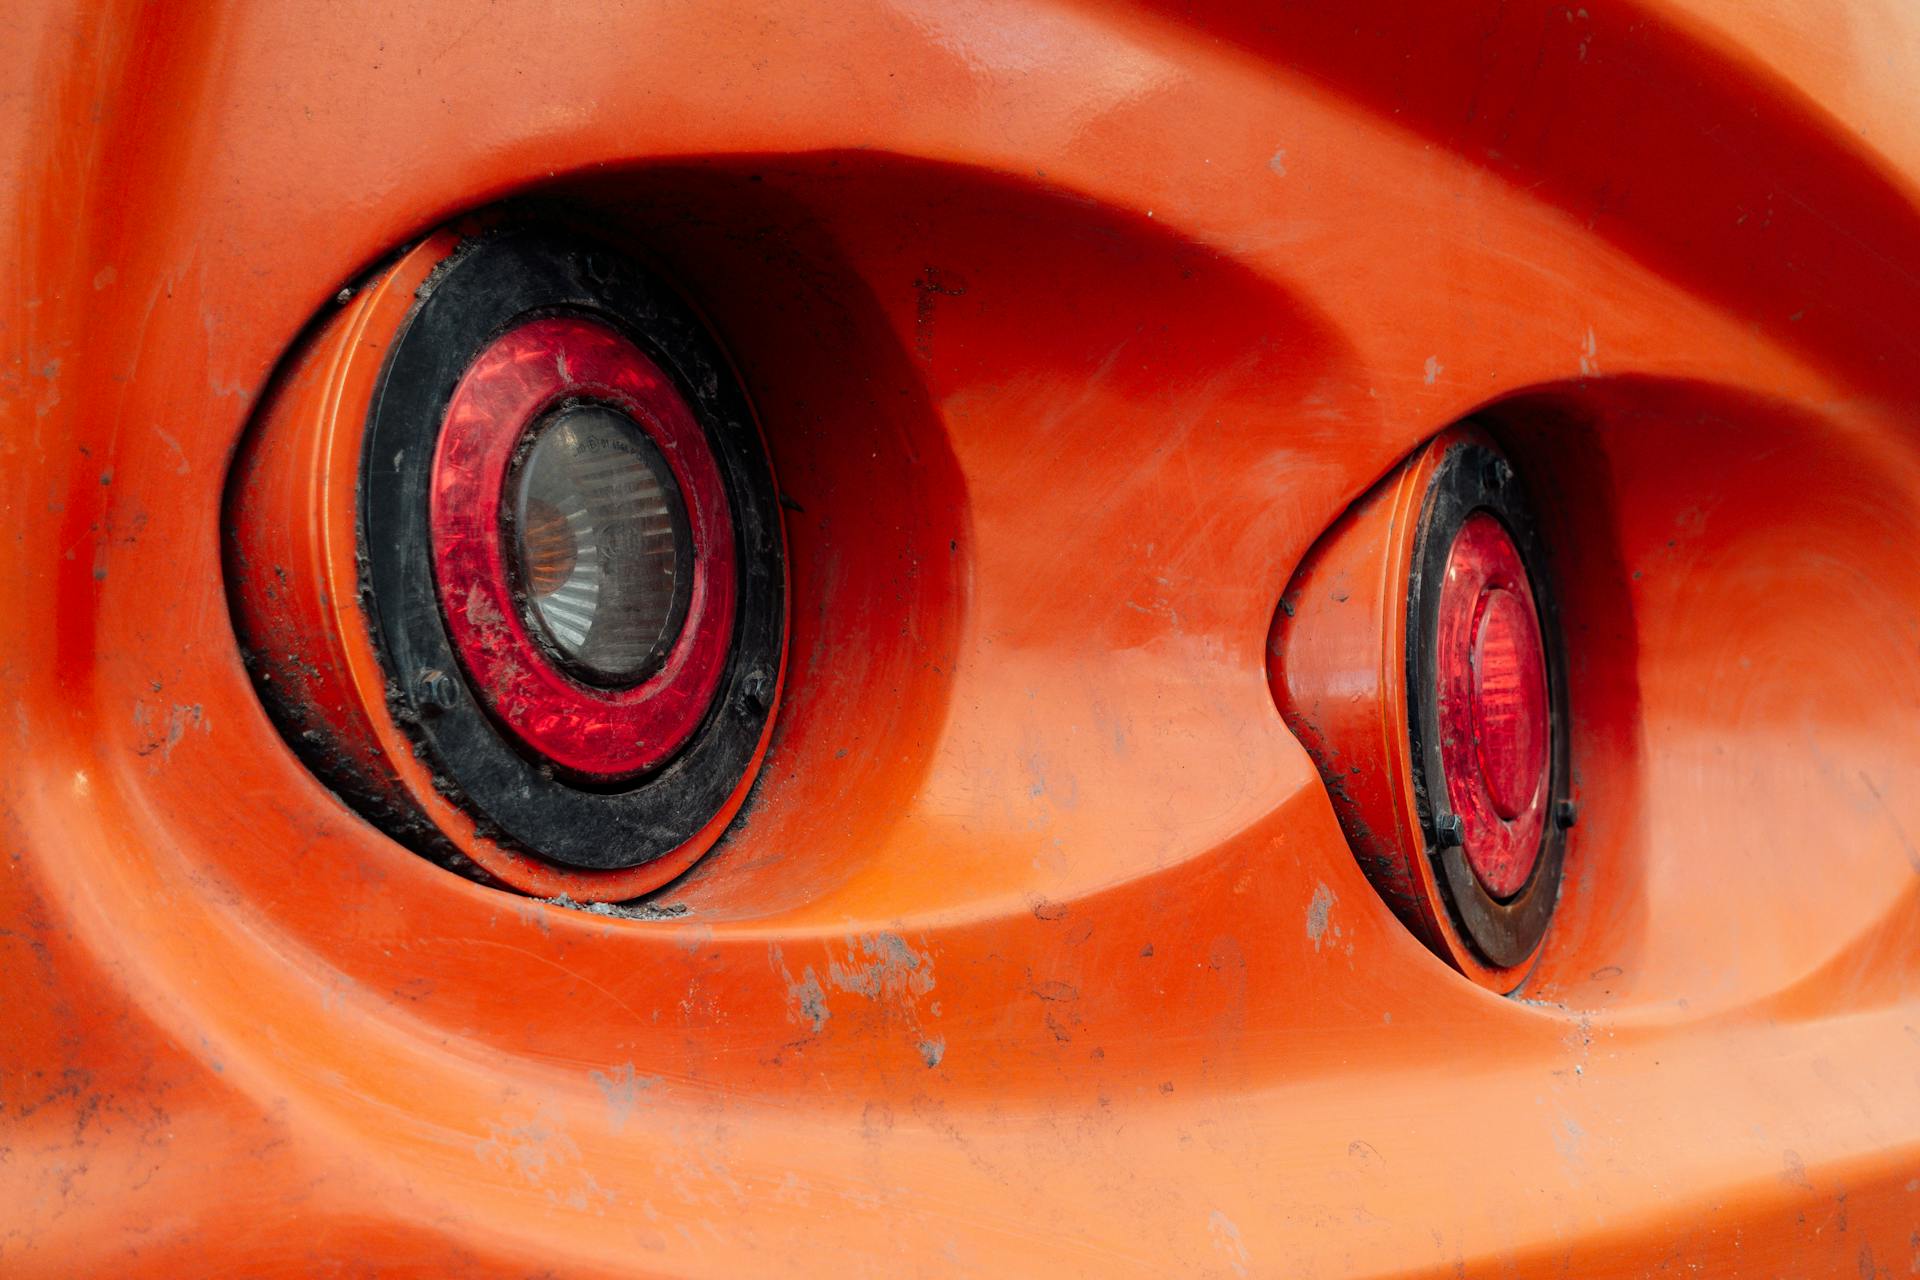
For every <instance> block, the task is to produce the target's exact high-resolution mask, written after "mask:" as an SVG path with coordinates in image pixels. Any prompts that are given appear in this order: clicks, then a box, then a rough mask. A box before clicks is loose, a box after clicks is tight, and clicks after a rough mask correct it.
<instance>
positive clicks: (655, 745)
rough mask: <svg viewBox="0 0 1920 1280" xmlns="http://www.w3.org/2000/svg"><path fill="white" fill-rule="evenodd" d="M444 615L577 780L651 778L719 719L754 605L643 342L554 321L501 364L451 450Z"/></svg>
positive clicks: (492, 358) (520, 719)
mask: <svg viewBox="0 0 1920 1280" xmlns="http://www.w3.org/2000/svg"><path fill="white" fill-rule="evenodd" d="M431 483H432V491H431V492H432V498H431V519H432V537H433V555H434V571H435V576H436V578H437V580H438V583H439V595H440V606H441V608H442V609H443V610H444V611H445V613H446V618H447V626H448V630H449V631H450V633H451V635H452V638H453V641H454V647H455V649H456V651H457V652H458V654H459V657H460V664H461V666H462V667H463V668H464V669H465V671H466V672H467V673H468V675H469V676H471V677H472V679H473V683H474V687H475V688H476V689H477V691H478V692H479V694H480V697H481V700H482V701H483V702H485V703H486V705H487V709H488V710H489V711H490V712H492V713H493V715H494V717H495V718H496V719H498V720H499V721H500V722H501V723H503V724H505V725H506V727H507V728H508V729H509V730H511V731H512V733H513V734H514V736H515V737H516V738H518V739H519V740H520V742H521V743H522V744H524V745H525V746H526V747H528V748H530V749H531V750H532V751H534V752H535V753H537V754H538V756H539V757H540V758H541V759H542V760H544V761H546V762H548V763H551V764H553V765H556V766H558V767H559V768H561V769H564V770H567V771H569V772H572V773H576V774H580V775H583V776H586V777H591V778H614V777H620V776H623V775H628V774H633V773H638V772H641V771H644V770H647V769H651V768H653V767H654V766H656V765H658V764H659V763H660V762H661V761H663V760H665V759H666V758H667V757H668V756H670V755H671V754H672V753H673V752H675V751H676V750H678V749H679V748H680V746H681V745H682V744H684V743H685V742H686V741H687V739H688V737H689V736H690V735H691V734H692V733H693V731H694V729H695V728H697V727H698V726H699V724H700V722H701V720H702V719H703V718H704V717H705V715H706V711H707V707H708V706H709V704H711V702H712V701H713V695H714V691H715V690H716V689H717V688H718V687H719V684H720V678H721V674H722V672H723V670H724V669H725V666H726V662H727V657H728V652H729V648H730V642H731V640H732V635H733V617H734V611H735V608H736V596H737V595H738V583H737V573H736V568H735V563H734V561H735V556H734V533H733V513H732V511H731V510H730V506H729V503H728V501H727V496H726V492H725V487H724V484H723V481H722V479H721V475H720V468H719V464H718V461H717V459H716V457H715V455H714V452H713V450H712V448H711V446H710V445H709V444H708V442H707V441H706V439H705V436H704V433H703V431H702V429H701V427H700V424H699V422H698V421H697V420H696V419H695V417H694V415H693V412H692V410H691V409H690V408H689V407H688V405H687V402H686V399H685V397H684V396H682V395H681V393H680V391H679V389H678V388H677V387H675V386H674V384H673V381H672V380H671V379H670V378H669V377H668V376H667V375H666V374H665V373H664V372H663V371H662V370H661V369H660V367H659V366H658V365H656V364H655V363H654V362H653V360H652V359H650V358H649V357H648V356H647V355H646V353H644V352H643V351H641V350H640V348H639V347H638V346H636V345H635V344H634V343H633V342H632V341H631V340H629V339H628V338H626V337H625V336H624V335H622V334H620V333H618V332H617V331H615V330H614V329H612V328H611V327H609V326H608V325H607V324H605V323H604V322H602V321H599V320H596V319H593V318H590V317H586V316H564V315H563V316H542V317H538V318H535V319H532V320H529V321H527V322H526V323H524V324H521V325H519V326H517V327H515V328H512V329H509V330H508V331H507V332H506V333H504V334H502V335H501V336H500V337H498V338H496V339H494V340H493V341H492V342H491V343H489V344H488V345H487V347H486V348H485V349H484V350H482V351H481V353H480V354H479V356H478V358H477V359H475V360H474V362H473V364H472V366H471V367H470V368H469V369H468V370H467V373H466V375H465V376H464V377H463V378H462V379H461V380H460V384H459V386H458V387H456V388H455V389H454V393H453V397H452V399H451V400H450V401H449V402H448V405H447V411H446V425H445V428H444V429H443V430H442V431H441V432H440V436H439V440H438V443H437V444H436V446H435V449H434V457H433V476H432V482H431Z"/></svg>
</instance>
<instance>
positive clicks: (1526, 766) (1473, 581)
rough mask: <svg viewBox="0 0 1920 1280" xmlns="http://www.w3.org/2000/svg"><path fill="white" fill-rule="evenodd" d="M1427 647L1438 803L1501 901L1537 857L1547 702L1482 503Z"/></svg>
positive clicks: (1452, 562) (1516, 589)
mask: <svg viewBox="0 0 1920 1280" xmlns="http://www.w3.org/2000/svg"><path fill="white" fill-rule="evenodd" d="M1435 650H1436V652H1435V657H1436V662H1435V677H1436V680H1437V682H1438V685H1439V688H1438V697H1439V717H1440V752H1441V758H1442V759H1443V761H1444V762H1445V765H1446V786H1447V799H1448V801H1449V802H1450V803H1451V804H1452V806H1453V812H1454V813H1455V814H1456V815H1457V816H1458V818H1459V820H1460V831H1459V836H1460V841H1461V844H1462V846H1463V848H1464V849H1465V851H1466V857H1467V862H1468V863H1469V864H1470V865H1471V866H1472V868H1473V872H1474V874H1475V875H1476V876H1477V877H1479V879H1480V883H1481V884H1483V885H1485V886H1486V887H1487V889H1488V891H1489V892H1491V893H1492V894H1493V895H1494V896H1495V897H1497V898H1510V897H1512V896H1513V895H1514V894H1515V893H1517V892H1519V890H1520V889H1521V887H1522V886H1524V885H1525V884H1526V882H1527V879H1528V877H1530V876H1531V875H1532V874H1533V869H1534V866H1535V864H1536V863H1537V862H1538V861H1539V855H1540V835H1541V831H1542V829H1543V828H1544V826H1545V819H1546V812H1545V810H1546V805H1547V791H1548V787H1547V783H1548V777H1549V773H1550V766H1551V763H1552V759H1551V753H1550V750H1549V743H1550V738H1551V731H1552V721H1553V708H1552V704H1551V703H1550V702H1549V700H1548V696H1547V658H1546V649H1545V646H1544V645H1543V643H1542V640H1541V631H1540V623H1539V619H1538V614H1537V608H1536V605H1535V603H1534V597H1533V587H1532V585H1531V583H1530V582H1529V580H1528V576H1527V569H1526V565H1525V564H1523V563H1522V562H1521V559H1520V551H1519V548H1517V547H1516V546H1515V545H1514V542H1513V537H1512V535H1510V534H1509V533H1508V532H1507V529H1506V526H1505V525H1503V524H1501V523H1500V521H1499V519H1498V518H1497V517H1495V516H1493V515H1492V514H1490V513H1488V512H1486V511H1476V512H1474V513H1473V514H1472V515H1469V516H1468V517H1467V518H1466V520H1465V521H1464V522H1463V523H1462V524H1461V526H1460V531H1459V532H1458V533H1457V534H1456V535H1455V536H1454V540H1453V548H1452V551H1451V552H1450V553H1449V555H1448V557H1447V567H1446V573H1445V577H1444V579H1443V580H1442V582H1441V586H1440V615H1439V626H1438V628H1437V629H1436V633H1435Z"/></svg>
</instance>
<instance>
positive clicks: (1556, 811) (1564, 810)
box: [1553, 800, 1580, 830]
mask: <svg viewBox="0 0 1920 1280" xmlns="http://www.w3.org/2000/svg"><path fill="white" fill-rule="evenodd" d="M1579 816H1580V811H1579V810H1578V809H1576V808H1575V807H1574V804H1573V801H1571V800H1562V801H1560V802H1559V803H1558V804H1556V805H1554V806H1553V821H1554V824H1555V825H1556V826H1558V827H1560V828H1561V829H1562V830H1564V829H1566V828H1567V827H1570V826H1572V825H1573V824H1574V820H1575V819H1576V818H1578V817H1579Z"/></svg>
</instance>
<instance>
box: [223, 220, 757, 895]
mask: <svg viewBox="0 0 1920 1280" xmlns="http://www.w3.org/2000/svg"><path fill="white" fill-rule="evenodd" d="M777 493H778V491H777V489H776V488H775V485H774V480H773V474H772V469H771V463H770V460H769V458H768V456H767V452H766V447H765V444H764V442H763V440H762V439H761V436H760V432H759V427H758V424H757V423H756V422H755V419H754V416H753V411H752V408H751V406H750V405H749V404H748V402H747V399H746V395H745V392H744V390H743V389H742V388H741V387H740V385H739V383H738V381H737V379H736V378H735V377H734V375H733V372H732V366H731V364H730V362H729V361H728V360H727V358H726V356H725V355H724V354H723V353H722V352H721V351H720V349H719V348H718V346H717V345H716V344H715V343H714V341H713V338H712V336H711V335H710V334H709V333H708V332H707V331H706V329H705V327H704V325H703V324H702V323H701V322H700V320H699V318H698V317H697V316H696V315H695V314H693V313H692V311H691V310H689V309H688V307H687V306H686V305H685V303H684V302H682V301H681V300H680V299H679V297H678V295H677V294H676V293H675V292H674V291H673V290H672V289H671V288H669V287H668V286H667V285H666V284H665V283H664V282H662V281H660V280H658V279H657V278H655V277H654V276H653V275H652V274H651V273H650V272H648V271H647V270H646V269H645V268H643V267H641V266H640V265H638V264H637V263H635V262H633V261H631V260H629V259H627V258H625V257H624V256H623V255H621V254H619V253H618V252H616V251H614V250H612V249H611V248H609V247H608V246H606V245H603V244H600V243H596V242H594V241H592V240H589V239H587V238H585V237H583V236H581V235H578V234H575V233H573V232H571V231H556V230H549V229H545V228H541V227H532V226H515V225H508V224H500V223H494V224H490V225H480V224H475V225H473V226H469V227H467V228H464V229H463V230H461V231H448V232H442V233H437V234H435V235H433V236H430V237H428V238H427V239H426V240H425V241H423V242H422V243H421V244H420V245H419V246H417V247H416V248H415V249H413V250H411V251H410V252H408V253H407V254H405V255H403V256H402V257H401V258H400V259H399V260H398V261H397V262H395V263H394V264H392V265H391V266H389V268H387V270H386V271H384V272H383V273H382V274H380V275H379V276H376V277H375V278H374V279H373V280H371V281H369V282H368V283H367V285H366V286H365V287H364V288H363V289H361V290H359V291H358V292H357V293H355V294H354V295H352V296H351V298H350V299H349V300H348V301H347V303H346V305H345V306H344V307H343V309H342V310H341V311H340V312H338V313H337V314H336V315H334V316H333V317H331V318H330V319H329V320H328V321H327V322H326V323H324V324H323V325H322V326H321V327H320V328H319V329H318V330H317V331H316V333H315V335H314V337H313V339H312V341H311V342H310V343H309V344H307V345H305V346H303V348H302V349H301V350H300V352H298V353H297V356H296V360H295V361H294V363H293V365H292V367H291V368H290V370H289V371H288V372H287V373H286V374H285V375H284V376H283V378H282V379H281V381H280V382H279V383H278V384H277V386H276V389H275V392H274V394H273V395H272V397H270V399H269V402H268V403H267V405H266V406H265V408H264V410H263V413H262V416H261V419H260V421H259V422H258V423H257V424H256V426H255V428H254V430H253V431H252V432H250V433H249V438H248V442H247V443H246V445H245V447H244V449H243V453H242V457H241V460H240V462H239V464H238V465H237V468H236V477H235V482H234V484H233V486H232V489H231V491H230V495H229V504H230V505H229V510H230V513H231V517H232V519H231V527H232V532H231V536H230V546H229V564H230V566H231V569H232V572H233V574H234V577H235V583H236V590H235V593H234V605H235V617H236V622H237V624H238V627H239V630H240V634H241V636H242V637H243V640H244V642H245V643H246V646H247V648H248V651H249V654H250V657H251V660H252V662H253V664H254V669H255V672H256V675H257V678H258V681H259V688H260V690H261V692H262V694H263V695H264V696H265V699H266V702H267V704H268V707H269V709H270V710H271V711H273V713H274V714H275V716H276V717H277V718H278V719H279V720H280V722H281V724H282V726H283V727H284V728H285V729H286V731H287V736H288V739H289V741H290V742H291V743H292V744H293V745H294V747H295V749H296V750H297V751H299V752H300V753H301V755H302V756H303V757H305V759H306V760H307V761H308V763H309V764H310V765H311V766H312V767H313V768H314V771H315V772H316V773H318V774H319V775H320V776H321V778H323V779H324V780H326V781H327V782H329V783H331V784H332V785H333V786H334V787H335V788H336V789H337V790H338V791H339V792H340V793H341V794H342V795H343V796H345V797H346V798H348V799H349V800H350V801H352V802H353V803H354V804H355V805H356V806H357V807H358V808H359V809H360V811H361V812H362V813H363V814H365V815H366V816H367V817H368V818H369V819H371V820H372V821H373V822H375V823H377V824H378V825H380V826H381V827H383V828H384V829H385V830H387V831H388V832H390V833H391V834H393V835H394V836H395V837H396V838H398V839H399V840H401V841H404V842H405V843H407V844H409V845H411V846H412V847H413V848H415V849H416V850H418V851H419V852H421V853H423V854H426V855H427V856H429V857H432V858H435V859H437V860H439V861H441V862H443V863H445V864H447V865H449V866H451V867H454V868H456V869H458V870H460V871H462V872H465V873H467V874H470V875H474V876H476V877H478V878H481V879H484V880H488V881H491V882H494V883H499V884H504V885H508V886H511V887H513V888H516V889H520V890H523V891H526V892H529V893H535V894H539V895H541V896H543V897H545V896H557V895H562V894H564V895H566V896H568V897H570V898H573V899H576V900H588V899H596V900H620V899H626V898H632V897H634V896H636V895H638V894H642V893H645V892H648V891H649V890H651V889H654V888H657V887H658V886H659V885H661V884H664V883H666V882H667V881H668V880H670V879H672V878H673V877H674V876H676V875H678V874H679V873H680V872H681V871H684V870H685V869H686V868H687V867H688V866H689V865H691V863H692V862H693V861H694V860H695V859H696V858H698V857H700V856H701V854H702V853H704V852H705V851H706V850H707V849H708V848H710V847H711V846H712V845H713V844H714V842H715V841H716V840H718V839H719V838H720V835H721V833H722V832H723V831H724V830H725V829H726V828H727V825H728V823H729V822H730V821H732V819H733V818H734V816H735V815H736V814H737V813H738V812H739V811H740V808H741V806H742V805H743V804H744V803H745V800H746V796H747V792H748V789H749V788H750V787H751V786H752V784H753V779H754V774H755V771H756V770H757V769H758V767H759V764H760V761H761V760H762V758H763V757H764V755H765V752H766V750H767V745H768V742H769V739H770V735H771V732H772V724H773V715H774V711H775V708H776V706H777V705H778V701H779V694H780V689H781V680H782V669H783V666H784V661H785V647H786V570H785V552H784V539H783V536H782V530H781V523H780V513H779V501H778V497H777Z"/></svg>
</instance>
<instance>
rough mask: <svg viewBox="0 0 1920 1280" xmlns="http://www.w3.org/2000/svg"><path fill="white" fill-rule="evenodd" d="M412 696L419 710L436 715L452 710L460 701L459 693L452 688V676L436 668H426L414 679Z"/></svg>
mask: <svg viewBox="0 0 1920 1280" xmlns="http://www.w3.org/2000/svg"><path fill="white" fill-rule="evenodd" d="M413 696H414V699H415V701H417V702H418V703H419V704H420V709H421V710H423V711H431V712H435V713H438V712H441V711H450V710H452V709H453V704H454V703H455V702H457V701H459V699H460V691H459V689H457V688H456V687H455V686H454V683H453V677H452V676H450V675H448V674H447V673H446V672H444V671H442V670H440V669H439V668H437V667H428V668H427V669H426V670H425V671H422V672H421V673H420V674H419V675H418V676H417V677H415V679H414V682H413Z"/></svg>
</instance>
